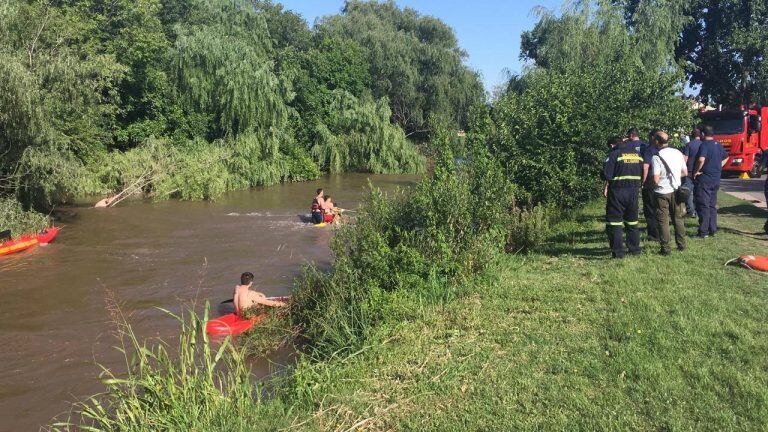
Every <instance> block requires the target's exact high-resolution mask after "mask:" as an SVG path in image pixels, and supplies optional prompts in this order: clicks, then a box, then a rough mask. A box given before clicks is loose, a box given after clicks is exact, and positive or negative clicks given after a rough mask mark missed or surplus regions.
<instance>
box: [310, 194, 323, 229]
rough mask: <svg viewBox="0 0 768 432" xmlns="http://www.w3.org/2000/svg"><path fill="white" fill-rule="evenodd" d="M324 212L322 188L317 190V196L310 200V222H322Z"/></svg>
mask: <svg viewBox="0 0 768 432" xmlns="http://www.w3.org/2000/svg"><path fill="white" fill-rule="evenodd" d="M324 212H325V199H323V189H318V190H317V196H315V199H313V200H312V210H311V215H310V216H312V223H313V224H319V223H323V214H324Z"/></svg>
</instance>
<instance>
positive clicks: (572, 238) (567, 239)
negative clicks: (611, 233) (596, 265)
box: [542, 230, 611, 260]
mask: <svg viewBox="0 0 768 432" xmlns="http://www.w3.org/2000/svg"><path fill="white" fill-rule="evenodd" d="M542 253H544V254H546V255H550V256H563V255H568V256H572V257H576V258H583V259H593V260H596V259H605V258H608V257H610V256H611V251H610V250H609V249H608V237H607V235H606V233H605V230H587V231H576V232H568V233H562V234H558V235H556V236H553V237H551V238H550V239H549V241H548V242H547V244H546V246H545V247H544V248H543V249H542Z"/></svg>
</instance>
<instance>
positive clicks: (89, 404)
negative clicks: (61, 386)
mask: <svg viewBox="0 0 768 432" xmlns="http://www.w3.org/2000/svg"><path fill="white" fill-rule="evenodd" d="M205 310H206V311H205V312H204V314H203V315H202V316H198V315H197V314H196V313H195V312H193V311H190V312H186V313H185V314H182V315H175V314H173V313H171V312H169V311H165V312H166V313H168V314H169V315H171V316H173V317H174V318H175V319H176V320H178V322H179V325H180V334H179V338H178V344H177V345H176V346H173V345H171V344H169V343H167V342H164V341H162V340H159V339H154V340H149V341H141V340H139V338H138V337H137V335H136V333H135V332H134V330H133V328H132V327H131V325H130V324H128V322H127V321H126V320H125V317H124V316H123V315H122V312H120V310H119V308H117V307H114V306H113V307H112V312H113V317H115V323H116V335H117V340H118V345H117V346H116V349H117V350H118V351H120V352H121V353H122V354H123V356H124V358H125V365H124V366H125V371H123V372H119V371H117V370H114V369H110V368H106V367H104V366H102V372H101V379H102V382H103V383H104V385H105V386H106V389H105V391H104V392H103V393H100V394H97V395H95V396H92V397H90V398H88V399H86V400H85V401H83V402H80V403H77V404H75V405H74V406H73V409H72V411H71V412H70V413H69V416H68V418H67V419H66V420H64V421H58V422H56V423H54V424H52V425H51V426H50V430H53V431H69V430H88V431H106V430H120V431H146V430H228V431H246V430H247V431H251V430H259V429H260V428H261V427H263V428H264V430H269V428H270V426H269V424H268V423H269V422H268V421H266V422H265V421H264V419H265V418H269V416H265V415H264V413H263V410H262V408H263V406H262V404H261V398H262V396H261V395H262V388H261V387H260V385H258V384H257V383H256V382H255V380H254V379H253V378H252V376H251V371H250V368H249V366H248V363H247V361H246V360H245V357H244V355H243V352H242V350H241V349H240V348H238V347H237V346H236V345H234V344H233V343H232V341H231V340H230V339H229V338H227V339H225V340H224V341H222V342H221V343H220V344H216V343H213V342H212V341H211V340H209V339H208V337H207V335H206V333H205V330H204V323H205V321H206V320H207V318H208V312H207V310H208V305H206V309H205ZM256 419H261V420H259V422H258V423H259V426H258V427H255V426H254V424H255V423H256Z"/></svg>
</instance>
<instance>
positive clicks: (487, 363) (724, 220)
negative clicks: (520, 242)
mask: <svg viewBox="0 0 768 432" xmlns="http://www.w3.org/2000/svg"><path fill="white" fill-rule="evenodd" d="M601 210H602V208H601V207H600V206H598V205H594V206H592V207H590V208H588V209H587V210H586V211H585V212H584V213H583V215H582V216H581V217H578V218H577V219H576V220H575V221H574V222H567V223H563V224H561V225H560V226H559V227H558V232H557V233H556V234H555V235H554V237H553V238H552V240H551V242H550V243H549V244H548V245H546V247H545V248H544V251H543V252H541V253H538V254H533V255H527V256H506V257H504V258H503V259H502V261H501V262H500V263H499V265H498V267H497V271H495V272H493V274H491V275H488V276H487V277H486V278H484V279H483V280H481V281H478V283H477V285H476V286H473V287H471V288H469V289H468V292H469V294H468V295H467V296H465V297H464V298H463V299H462V300H459V301H455V302H453V303H451V304H448V305H446V306H444V307H420V306H418V305H416V304H413V303H412V302H411V303H409V304H408V305H404V307H406V308H410V309H411V312H412V315H413V316H415V318H412V319H411V320H409V321H408V322H401V323H390V324H389V325H385V326H382V327H381V328H379V329H377V332H376V334H375V335H374V336H373V337H372V338H371V339H372V340H377V341H380V342H377V343H372V346H370V347H369V348H368V349H365V350H363V351H362V352H360V353H359V354H356V355H353V356H351V357H348V358H345V359H336V360H332V361H328V362H324V363H320V364H315V365H309V364H300V365H299V366H298V367H297V370H296V371H295V372H296V373H295V375H294V378H293V380H294V381H293V389H294V392H295V393H292V394H290V395H286V396H285V397H284V398H282V399H283V401H288V400H293V401H294V402H296V403H297V407H301V409H298V410H294V411H293V413H292V416H293V418H294V419H293V420H292V421H291V423H293V424H294V425H300V426H299V427H298V428H299V429H306V428H313V429H318V430H331V429H335V430H345V429H349V428H352V429H358V428H362V429H363V430H440V431H451V430H455V431H463V430H517V429H522V430H761V429H763V428H765V425H766V424H768V370H767V369H768V324H766V318H768V315H767V314H766V311H768V275H762V274H758V273H755V272H751V271H748V270H744V269H741V268H738V267H724V266H723V264H724V263H725V261H727V260H728V259H730V258H733V257H736V256H738V255H742V254H745V253H758V252H761V251H762V252H763V253H765V251H766V250H767V248H768V237H766V236H763V237H762V239H760V236H754V235H751V234H749V233H755V232H757V231H759V230H760V228H761V227H762V224H763V222H764V220H765V216H766V215H765V213H764V212H762V211H761V210H759V209H756V208H754V207H753V206H751V205H749V204H746V203H744V202H742V201H739V200H736V199H733V198H731V197H728V196H723V197H722V198H721V214H722V216H721V221H720V225H721V227H722V228H723V229H722V230H721V233H720V235H718V236H717V237H716V238H712V239H706V240H695V239H691V240H690V241H689V249H688V250H687V251H686V252H684V253H674V254H673V255H672V256H671V257H666V258H665V257H661V256H658V255H656V252H657V250H658V244H647V243H646V244H645V250H646V251H645V252H644V254H643V255H642V256H640V257H633V258H631V259H626V260H623V261H614V260H610V259H608V258H607V257H608V256H609V252H608V249H607V240H606V238H605V235H604V232H603V224H602V218H601ZM690 232H691V233H693V232H694V229H693V222H692V221H691V224H690ZM404 302H406V301H405V300H404Z"/></svg>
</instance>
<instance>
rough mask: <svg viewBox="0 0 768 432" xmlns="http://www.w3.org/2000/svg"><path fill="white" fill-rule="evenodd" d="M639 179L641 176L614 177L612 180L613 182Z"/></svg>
mask: <svg viewBox="0 0 768 432" xmlns="http://www.w3.org/2000/svg"><path fill="white" fill-rule="evenodd" d="M641 178H642V177H641V176H619V177H614V178H613V179H612V180H613V181H616V180H640V179H641Z"/></svg>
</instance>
